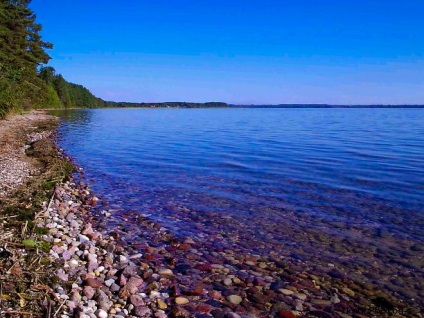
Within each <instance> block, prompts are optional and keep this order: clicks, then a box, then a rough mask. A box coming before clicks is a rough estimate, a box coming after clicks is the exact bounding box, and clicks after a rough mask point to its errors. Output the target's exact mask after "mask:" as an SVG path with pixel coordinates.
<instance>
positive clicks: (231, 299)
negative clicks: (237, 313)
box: [227, 295, 243, 305]
mask: <svg viewBox="0 0 424 318" xmlns="http://www.w3.org/2000/svg"><path fill="white" fill-rule="evenodd" d="M227 300H228V301H229V302H230V303H232V304H234V305H239V304H240V303H241V302H242V300H243V299H242V298H241V297H240V296H239V295H230V296H228V297H227Z"/></svg>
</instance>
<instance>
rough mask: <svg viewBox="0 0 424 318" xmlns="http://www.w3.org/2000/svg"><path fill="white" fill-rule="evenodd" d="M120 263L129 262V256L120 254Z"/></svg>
mask: <svg viewBox="0 0 424 318" xmlns="http://www.w3.org/2000/svg"><path fill="white" fill-rule="evenodd" d="M119 263H121V264H126V263H128V258H126V257H125V256H124V255H119Z"/></svg>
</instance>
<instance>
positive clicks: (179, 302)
mask: <svg viewBox="0 0 424 318" xmlns="http://www.w3.org/2000/svg"><path fill="white" fill-rule="evenodd" d="M189 302H190V301H189V300H188V299H187V298H184V297H177V298H175V303H176V304H177V305H187V304H188V303H189Z"/></svg>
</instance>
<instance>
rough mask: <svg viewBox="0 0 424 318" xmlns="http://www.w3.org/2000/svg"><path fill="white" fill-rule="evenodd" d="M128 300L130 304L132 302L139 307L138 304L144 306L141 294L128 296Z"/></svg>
mask: <svg viewBox="0 0 424 318" xmlns="http://www.w3.org/2000/svg"><path fill="white" fill-rule="evenodd" d="M130 302H131V304H133V305H134V306H135V307H140V306H144V305H145V303H144V299H143V297H142V296H140V295H131V297H130Z"/></svg>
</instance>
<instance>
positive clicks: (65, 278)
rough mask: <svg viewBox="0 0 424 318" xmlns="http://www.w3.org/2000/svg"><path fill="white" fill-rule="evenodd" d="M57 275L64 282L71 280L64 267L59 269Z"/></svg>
mask: <svg viewBox="0 0 424 318" xmlns="http://www.w3.org/2000/svg"><path fill="white" fill-rule="evenodd" d="M56 276H57V278H59V279H60V280H62V281H64V282H67V281H68V280H69V275H68V274H65V271H64V270H63V269H59V270H58V271H57V273H56Z"/></svg>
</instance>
